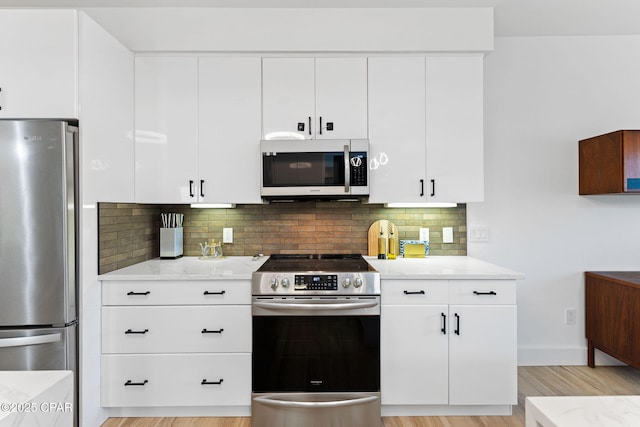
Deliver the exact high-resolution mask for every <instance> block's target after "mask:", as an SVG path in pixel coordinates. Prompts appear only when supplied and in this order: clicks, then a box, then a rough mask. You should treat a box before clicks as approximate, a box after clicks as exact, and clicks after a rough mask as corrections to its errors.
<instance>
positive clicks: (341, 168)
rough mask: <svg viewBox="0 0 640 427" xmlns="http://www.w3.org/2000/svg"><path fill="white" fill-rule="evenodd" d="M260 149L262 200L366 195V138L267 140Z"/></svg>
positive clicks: (367, 187) (367, 147)
mask: <svg viewBox="0 0 640 427" xmlns="http://www.w3.org/2000/svg"><path fill="white" fill-rule="evenodd" d="M260 151H261V152H262V174H261V175H262V182H261V195H262V197H263V198H265V199H289V198H291V199H304V198H333V199H340V198H345V199H351V198H364V197H367V196H368V195H369V174H368V163H367V159H368V157H369V141H368V140H366V139H341V140H320V139H315V140H308V139H307V140H267V141H260Z"/></svg>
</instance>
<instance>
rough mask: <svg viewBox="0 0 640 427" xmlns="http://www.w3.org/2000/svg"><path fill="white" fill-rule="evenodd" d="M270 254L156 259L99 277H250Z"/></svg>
mask: <svg viewBox="0 0 640 427" xmlns="http://www.w3.org/2000/svg"><path fill="white" fill-rule="evenodd" d="M268 258H269V257H266V256H263V257H260V258H258V259H254V258H253V257H250V256H232V257H223V258H209V259H200V258H199V257H182V258H178V259H160V258H156V259H152V260H149V261H145V262H141V263H139V264H135V265H132V266H129V267H125V268H121V269H119V270H115V271H112V272H110V273H106V274H101V275H99V276H98V279H99V280H249V279H251V273H253V272H254V271H256V270H257V269H258V268H260V266H261V265H262V264H263V263H264V262H265V261H266V260H267V259H268Z"/></svg>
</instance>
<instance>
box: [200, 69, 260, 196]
mask: <svg viewBox="0 0 640 427" xmlns="http://www.w3.org/2000/svg"><path fill="white" fill-rule="evenodd" d="M198 75H199V120H198V128H199V135H198V171H199V186H200V187H201V188H200V190H199V191H200V193H199V201H200V202H205V203H261V201H262V200H261V198H260V130H261V126H260V125H261V104H260V90H261V63H260V58H245V57H234V58H217V57H201V58H200V59H199V73H198Z"/></svg>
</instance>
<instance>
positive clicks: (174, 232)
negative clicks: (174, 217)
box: [160, 227, 183, 259]
mask: <svg viewBox="0 0 640 427" xmlns="http://www.w3.org/2000/svg"><path fill="white" fill-rule="evenodd" d="M182 253H183V252H182V227H177V228H161V229H160V258H171V259H175V258H180V257H181V256H182Z"/></svg>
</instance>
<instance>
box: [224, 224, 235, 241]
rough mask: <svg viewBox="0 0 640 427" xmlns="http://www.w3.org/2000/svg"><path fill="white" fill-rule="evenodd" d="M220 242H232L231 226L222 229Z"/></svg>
mask: <svg viewBox="0 0 640 427" xmlns="http://www.w3.org/2000/svg"><path fill="white" fill-rule="evenodd" d="M222 243H233V228H226V227H225V228H223V229H222Z"/></svg>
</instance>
